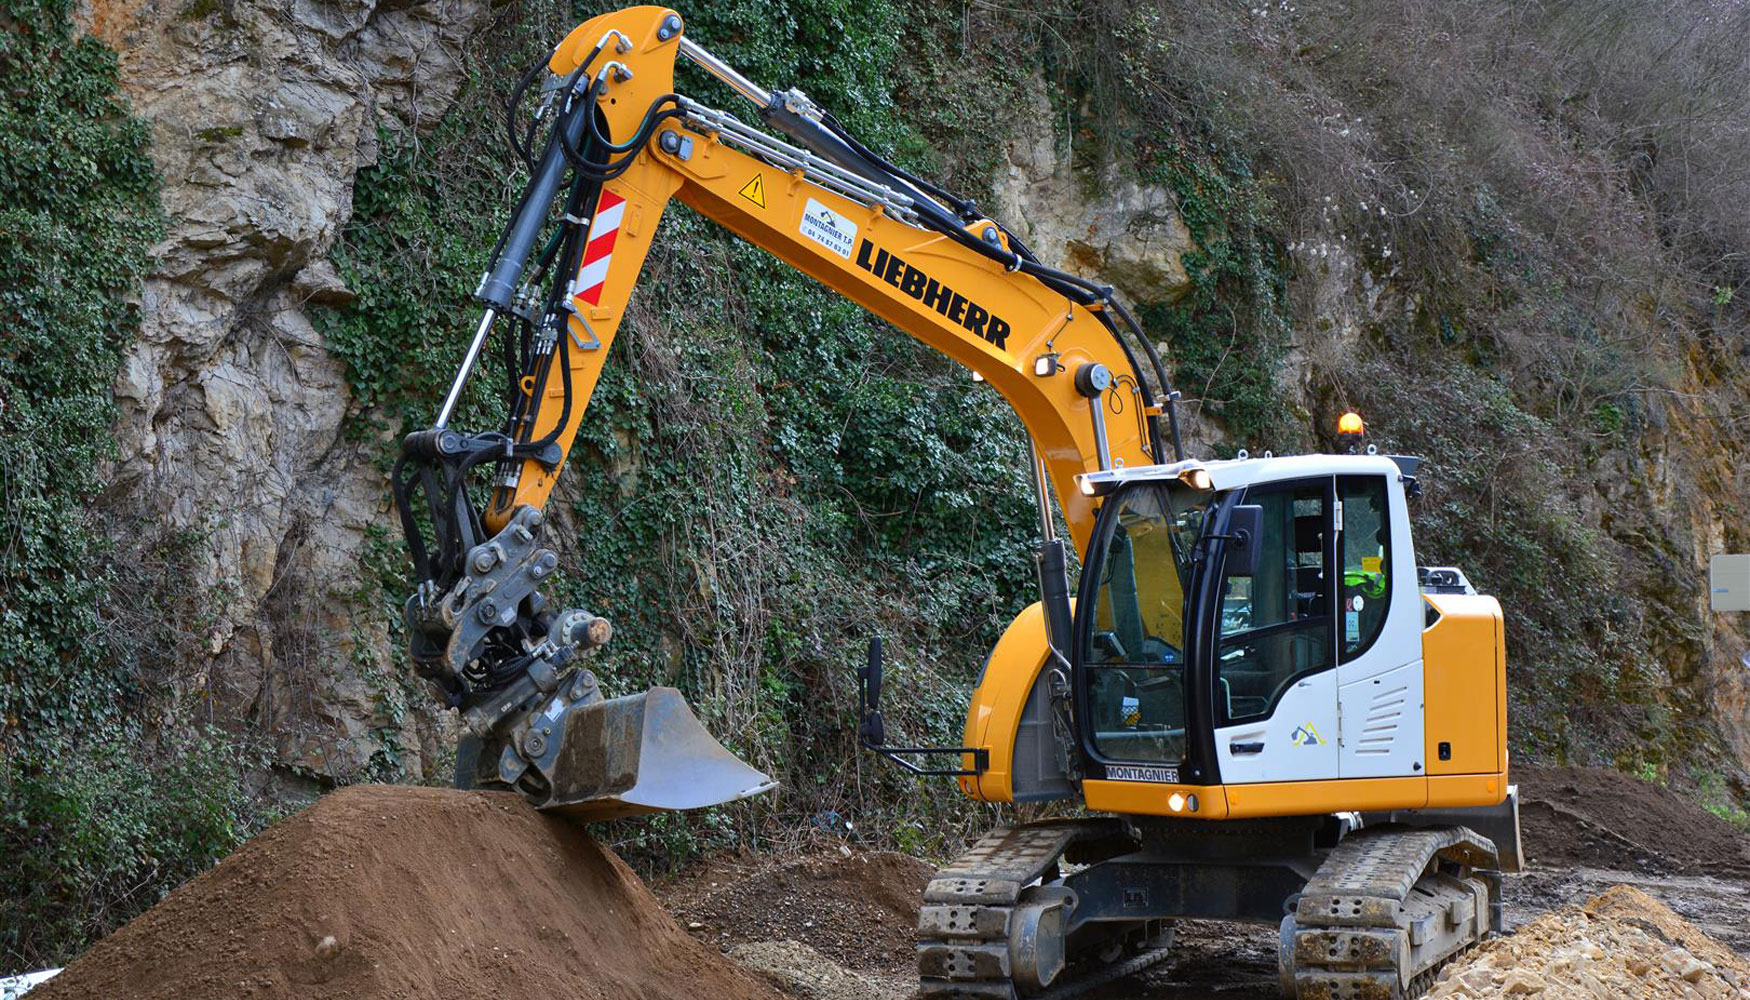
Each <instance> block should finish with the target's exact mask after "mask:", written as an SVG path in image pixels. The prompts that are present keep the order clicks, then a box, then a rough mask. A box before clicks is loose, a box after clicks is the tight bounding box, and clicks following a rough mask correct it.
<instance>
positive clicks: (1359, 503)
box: [1337, 476, 1392, 663]
mask: <svg viewBox="0 0 1750 1000" xmlns="http://www.w3.org/2000/svg"><path fill="white" fill-rule="evenodd" d="M1337 493H1338V495H1339V496H1340V497H1342V500H1343V545H1342V549H1343V579H1342V581H1341V583H1342V590H1341V592H1340V596H1339V599H1338V605H1339V611H1340V612H1341V621H1342V629H1343V662H1345V663H1347V662H1349V661H1350V660H1352V659H1354V658H1355V657H1357V656H1360V655H1361V654H1362V652H1364V651H1365V650H1366V649H1367V647H1369V646H1371V645H1373V640H1375V639H1377V638H1378V637H1379V630H1380V629H1381V628H1382V627H1383V626H1384V625H1385V612H1386V608H1387V607H1388V606H1390V604H1391V586H1392V580H1391V508H1390V507H1389V506H1388V505H1387V499H1386V497H1387V494H1386V481H1385V477H1383V476H1344V477H1342V478H1340V479H1338V480H1337Z"/></svg>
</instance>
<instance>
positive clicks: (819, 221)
mask: <svg viewBox="0 0 1750 1000" xmlns="http://www.w3.org/2000/svg"><path fill="white" fill-rule="evenodd" d="M802 235H804V236H806V237H808V238H809V239H811V240H813V241H814V242H816V243H819V244H820V245H821V246H823V247H826V248H827V249H828V250H831V251H832V252H833V253H836V254H838V255H839V256H840V257H843V258H844V259H846V260H850V259H851V248H852V247H854V246H856V245H857V224H856V223H855V222H852V221H851V220H850V219H848V218H846V217H845V216H843V215H840V214H839V213H837V212H835V211H833V210H832V209H830V208H828V207H826V206H825V205H822V204H821V203H820V202H818V201H815V200H814V199H813V198H810V199H808V209H807V211H805V212H803V213H802Z"/></svg>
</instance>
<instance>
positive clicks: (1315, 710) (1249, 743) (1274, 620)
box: [1212, 477, 1339, 784]
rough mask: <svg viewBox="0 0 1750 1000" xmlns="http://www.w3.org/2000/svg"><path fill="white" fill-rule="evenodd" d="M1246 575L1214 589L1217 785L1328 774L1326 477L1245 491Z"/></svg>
mask: <svg viewBox="0 0 1750 1000" xmlns="http://www.w3.org/2000/svg"><path fill="white" fill-rule="evenodd" d="M1240 502H1241V503H1245V504H1251V505H1256V506H1258V507H1260V508H1262V510H1263V525H1262V538H1260V539H1259V540H1258V544H1259V546H1260V549H1259V558H1258V565H1257V569H1256V572H1255V573H1254V575H1252V576H1250V577H1236V576H1229V577H1227V578H1225V579H1224V580H1223V581H1222V583H1221V588H1220V590H1221V595H1222V596H1221V607H1220V609H1219V611H1218V612H1217V613H1218V615H1219V624H1218V626H1217V638H1216V643H1215V658H1214V663H1213V664H1212V668H1213V669H1212V675H1213V679H1214V684H1213V691H1212V693H1213V695H1214V699H1215V707H1214V719H1215V727H1216V728H1215V753H1216V757H1217V760H1218V761H1219V762H1220V767H1221V780H1222V781H1223V782H1224V783H1227V784H1246V783H1253V782H1264V781H1308V780H1318V779H1323V778H1335V777H1337V776H1338V767H1339V764H1338V760H1339V751H1338V746H1337V732H1338V720H1337V674H1336V670H1335V667H1336V664H1337V618H1336V615H1335V604H1336V599H1337V586H1336V575H1335V573H1334V572H1333V567H1334V566H1335V564H1336V551H1337V550H1336V530H1335V526H1336V522H1335V509H1336V496H1335V492H1334V481H1333V480H1332V479H1331V478H1330V477H1319V478H1314V479H1303V480H1297V481H1294V482H1287V483H1270V484H1265V485H1261V486H1253V487H1249V488H1248V489H1247V490H1246V493H1245V496H1244V498H1243V499H1242V500H1241V501H1240Z"/></svg>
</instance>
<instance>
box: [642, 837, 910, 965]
mask: <svg viewBox="0 0 1750 1000" xmlns="http://www.w3.org/2000/svg"><path fill="white" fill-rule="evenodd" d="M933 875H935V869H933V868H931V867H930V866H929V865H927V864H925V863H924V862H922V861H919V860H918V859H916V858H911V857H907V856H905V855H903V854H894V853H890V852H885V851H852V850H851V849H850V848H848V847H847V848H841V849H836V850H834V849H829V850H827V851H824V852H820V853H815V854H805V855H802V856H800V857H794V858H789V859H786V860H783V861H778V862H775V863H774V862H771V861H760V860H755V861H745V862H736V861H732V860H717V861H715V862H713V863H711V864H710V865H708V866H707V867H705V868H704V869H703V870H700V871H696V872H692V873H689V874H688V875H686V876H685V877H683V878H681V879H680V880H678V881H676V882H674V883H672V884H670V885H668V886H666V887H663V888H662V889H661V890H660V891H661V893H662V896H663V898H664V899H665V900H666V901H667V902H668V905H669V909H670V910H671V911H672V912H673V913H674V914H675V916H676V917H677V918H679V919H680V921H681V922H682V923H685V924H686V925H687V927H688V929H690V930H691V931H692V932H693V933H694V934H696V935H697V936H698V937H699V939H700V940H702V941H709V942H713V943H715V944H717V945H719V946H720V947H725V948H727V947H728V946H730V945H735V944H743V943H747V942H756V941H781V940H792V941H800V942H802V943H803V944H806V945H809V946H810V947H812V948H814V949H816V950H818V951H820V952H822V953H824V954H826V955H828V956H830V957H832V958H834V959H836V960H838V961H840V962H843V963H844V964H845V965H847V966H849V967H851V968H853V969H863V970H869V971H889V970H893V969H911V968H913V967H914V964H915V962H916V961H917V959H916V952H915V950H914V949H915V942H916V932H917V921H918V906H919V905H920V904H921V903H922V901H923V896H924V886H925V884H927V883H928V882H929V881H930V878H931V877H932V876H933Z"/></svg>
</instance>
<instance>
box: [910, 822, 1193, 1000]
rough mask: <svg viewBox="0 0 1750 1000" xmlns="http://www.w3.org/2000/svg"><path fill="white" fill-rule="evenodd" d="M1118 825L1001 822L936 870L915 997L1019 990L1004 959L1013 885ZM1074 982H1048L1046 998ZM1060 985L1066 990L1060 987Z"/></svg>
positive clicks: (974, 996) (981, 996)
mask: <svg viewBox="0 0 1750 1000" xmlns="http://www.w3.org/2000/svg"><path fill="white" fill-rule="evenodd" d="M1121 829H1122V827H1121V826H1120V825H1119V824H1118V823H1117V822H1115V821H1112V820H1105V819H1083V820H1056V821H1047V822H1042V823H1027V824H1023V825H1020V826H1001V827H997V828H996V829H994V830H992V831H991V832H990V833H987V834H985V835H984V837H983V838H981V839H980V840H979V841H978V843H976V844H974V845H973V846H972V848H971V849H970V850H968V851H967V852H966V853H965V854H962V855H961V856H960V857H959V858H957V859H955V861H954V863H953V864H950V865H949V866H948V867H946V868H944V869H942V870H941V871H939V872H937V873H936V877H935V878H933V879H931V880H930V884H929V885H928V886H926V887H925V889H924V902H923V906H922V908H921V909H919V911H918V937H917V942H918V944H917V953H918V996H919V997H920V998H925V1000H990V998H995V1000H1015V998H1016V997H1017V996H1018V995H1019V994H1018V993H1017V991H1016V989H1015V983H1014V980H1013V978H1012V972H1011V969H1010V964H1009V920H1010V915H1011V914H1012V913H1013V911H1014V907H1015V904H1016V902H1017V901H1018V900H1019V899H1020V895H1021V890H1023V889H1025V888H1027V886H1029V885H1031V884H1032V883H1033V882H1034V881H1035V880H1037V879H1039V878H1042V877H1045V876H1048V875H1052V874H1053V873H1055V872H1056V870H1057V862H1058V859H1059V858H1061V857H1063V854H1064V852H1065V851H1066V850H1068V849H1069V848H1070V845H1072V844H1074V843H1075V842H1077V841H1080V840H1096V839H1101V838H1104V837H1109V836H1113V835H1115V834H1117V833H1119V832H1120V830H1121ZM1164 954H1165V953H1164V951H1163V952H1162V955H1161V956H1153V957H1152V958H1151V961H1158V960H1159V958H1160V957H1162V956H1164ZM1138 957H1139V958H1140V957H1143V956H1138ZM1125 964H1126V965H1128V964H1130V963H1125ZM1078 985H1079V984H1076V983H1065V984H1062V985H1054V986H1053V987H1052V988H1051V989H1050V990H1049V991H1048V993H1047V995H1048V996H1050V997H1051V998H1053V1000H1055V998H1057V997H1060V996H1068V995H1071V993H1073V992H1075V991H1076V987H1077V986H1078ZM1092 985H1095V984H1089V987H1091V986H1092ZM1066 988H1067V989H1068V990H1069V992H1060V991H1062V990H1065V989H1066Z"/></svg>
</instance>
